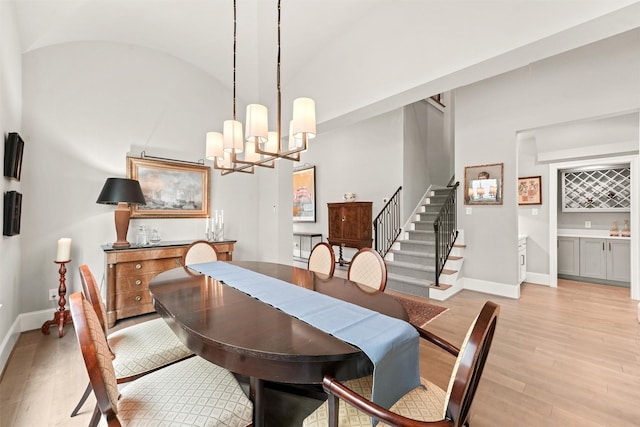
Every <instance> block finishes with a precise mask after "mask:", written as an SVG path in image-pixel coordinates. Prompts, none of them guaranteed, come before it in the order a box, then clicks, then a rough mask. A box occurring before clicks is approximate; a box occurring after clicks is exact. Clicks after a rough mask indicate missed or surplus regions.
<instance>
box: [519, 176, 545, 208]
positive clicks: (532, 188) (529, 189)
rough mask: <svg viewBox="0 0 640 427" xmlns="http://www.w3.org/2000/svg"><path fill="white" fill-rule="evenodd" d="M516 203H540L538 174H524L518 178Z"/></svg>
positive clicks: (540, 181) (540, 186) (540, 190)
mask: <svg viewBox="0 0 640 427" xmlns="http://www.w3.org/2000/svg"><path fill="white" fill-rule="evenodd" d="M518 204H519V205H541V204H542V178H541V177H539V176H525V177H523V178H518Z"/></svg>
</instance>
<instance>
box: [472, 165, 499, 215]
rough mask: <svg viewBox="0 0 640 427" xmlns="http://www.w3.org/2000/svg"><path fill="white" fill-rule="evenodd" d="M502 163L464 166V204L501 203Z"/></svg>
mask: <svg viewBox="0 0 640 427" xmlns="http://www.w3.org/2000/svg"><path fill="white" fill-rule="evenodd" d="M503 169H504V163H493V164H489V165H480V166H466V167H465V168H464V189H463V191H464V204H465V205H501V204H502V182H503Z"/></svg>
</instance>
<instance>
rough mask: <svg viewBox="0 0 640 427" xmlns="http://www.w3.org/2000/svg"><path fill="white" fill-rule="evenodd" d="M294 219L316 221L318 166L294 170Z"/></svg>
mask: <svg viewBox="0 0 640 427" xmlns="http://www.w3.org/2000/svg"><path fill="white" fill-rule="evenodd" d="M293 221H294V222H316V167H315V166H305V167H303V168H300V169H296V170H294V171H293Z"/></svg>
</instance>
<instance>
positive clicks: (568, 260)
mask: <svg viewBox="0 0 640 427" xmlns="http://www.w3.org/2000/svg"><path fill="white" fill-rule="evenodd" d="M558 274H566V275H569V276H579V275H580V239H579V238H577V237H558Z"/></svg>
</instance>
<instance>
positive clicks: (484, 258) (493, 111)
mask: <svg viewBox="0 0 640 427" xmlns="http://www.w3.org/2000/svg"><path fill="white" fill-rule="evenodd" d="M638 51H640V31H638V30H634V31H629V32H627V33H624V34H622V35H620V36H617V37H613V38H611V39H607V40H604V41H601V42H598V43H594V44H592V45H589V46H585V47H583V48H579V49H576V50H573V51H570V52H567V53H566V54H563V55H560V56H558V57H552V58H549V59H546V60H543V61H540V62H536V63H533V64H531V65H530V66H529V67H527V68H523V69H520V70H516V71H513V72H510V73H506V74H504V75H501V76H498V77H495V78H492V79H488V80H485V81H483V82H479V83H477V84H473V85H469V86H465V87H462V88H460V89H458V90H456V127H455V130H456V147H455V152H456V175H458V176H461V175H462V173H463V172H464V167H465V166H472V165H479V164H485V163H502V162H503V163H504V164H505V165H504V174H505V176H504V183H505V185H504V204H503V205H502V206H490V207H489V206H487V207H481V206H474V207H473V210H472V212H473V213H472V214H471V215H466V214H465V206H464V205H463V204H460V206H459V211H458V218H459V221H460V223H461V228H463V229H464V231H465V242H466V244H467V249H466V253H465V276H466V278H470V279H472V280H477V281H488V282H493V283H494V284H497V285H498V286H502V289H507V288H505V287H504V286H509V287H511V286H512V287H516V284H517V277H518V272H517V265H518V263H517V251H516V248H517V235H518V231H519V230H518V212H519V211H518V206H517V202H516V200H517V199H516V184H515V183H516V178H517V176H518V175H519V172H518V170H517V167H518V161H517V152H516V146H517V144H516V142H517V134H518V132H519V131H522V130H526V129H534V128H537V127H543V126H548V125H551V124H556V123H562V122H570V121H575V120H579V119H583V118H591V117H600V116H606V115H617V114H620V113H622V112H629V111H637V110H638V109H639V108H640V55H638ZM543 185H544V184H543ZM547 191H548V188H547ZM542 208H543V209H544V205H543V207H542ZM534 228H535V230H534V231H535V232H536V233H544V232H547V233H548V224H544V223H540V224H538V225H537V226H534ZM542 243H544V242H542ZM546 244H547V247H546V248H544V247H541V248H540V253H539V255H540V254H541V253H542V252H544V251H548V244H549V243H548V242H547V243H546ZM554 244H555V243H554ZM529 259H530V260H531V257H530V258H529ZM531 262H533V260H531ZM496 264H498V265H500V268H496ZM546 273H548V271H546ZM465 280H466V279H465ZM489 287H490V286H487V288H489Z"/></svg>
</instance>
